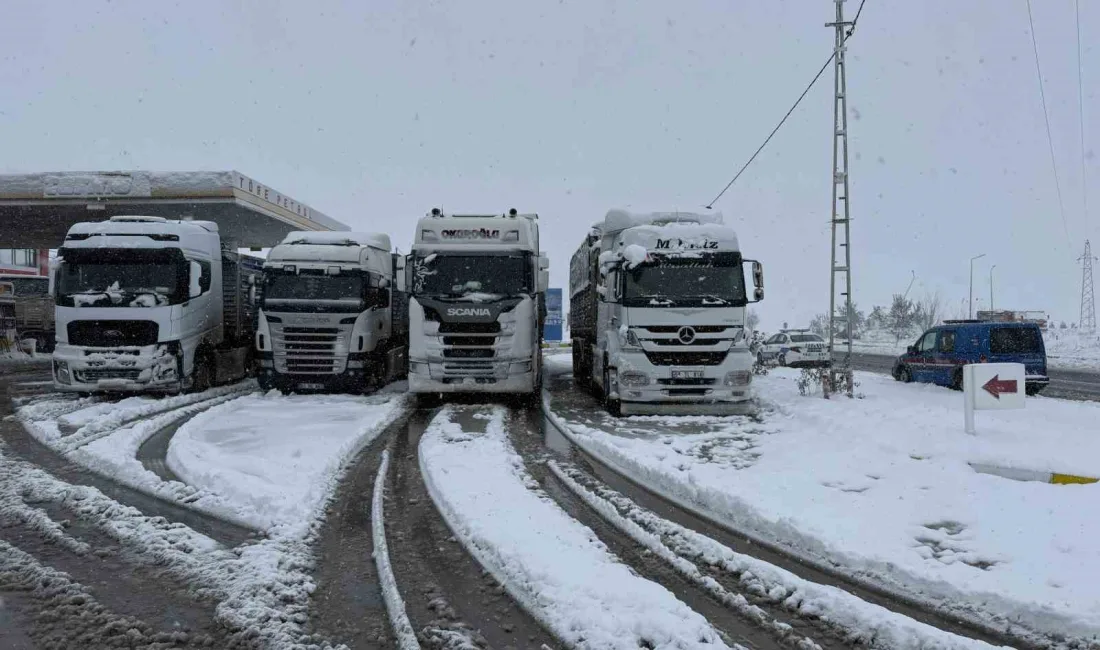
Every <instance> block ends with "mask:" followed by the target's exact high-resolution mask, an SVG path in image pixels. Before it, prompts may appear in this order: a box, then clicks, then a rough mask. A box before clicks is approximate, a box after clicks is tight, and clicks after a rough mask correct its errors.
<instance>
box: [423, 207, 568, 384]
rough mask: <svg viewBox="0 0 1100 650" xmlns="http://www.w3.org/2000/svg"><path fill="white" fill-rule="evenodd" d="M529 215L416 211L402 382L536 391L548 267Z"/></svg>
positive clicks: (533, 221) (533, 216)
mask: <svg viewBox="0 0 1100 650" xmlns="http://www.w3.org/2000/svg"><path fill="white" fill-rule="evenodd" d="M537 220H538V216H537V215H534V214H519V213H518V212H517V211H516V210H512V211H510V212H509V213H508V214H505V215H487V214H481V215H444V214H443V213H442V212H441V211H440V210H438V209H435V210H432V212H431V214H429V215H428V216H426V217H424V218H422V219H420V220H419V222H418V223H417V226H416V234H415V238H414V243H413V247H412V253H411V255H410V256H409V258H408V261H407V262H406V277H407V281H406V284H407V286H408V288H409V291H410V300H409V390H410V391H411V392H413V393H417V394H422V395H431V394H440V393H459V392H471V393H474V392H479V393H511V394H523V395H528V396H532V395H537V394H538V393H539V392H540V391H541V385H542V383H541V376H542V374H541V373H542V329H543V322H544V320H545V316H546V304H545V300H544V296H545V292H546V286H547V284H548V280H549V276H548V272H547V268H548V266H549V265H548V262H547V260H546V257H545V256H544V255H542V254H540V252H539V240H538V221H537Z"/></svg>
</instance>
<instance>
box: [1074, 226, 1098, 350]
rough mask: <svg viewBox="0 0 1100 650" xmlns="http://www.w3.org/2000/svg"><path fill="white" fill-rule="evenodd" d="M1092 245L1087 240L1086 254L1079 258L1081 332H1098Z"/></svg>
mask: <svg viewBox="0 0 1100 650" xmlns="http://www.w3.org/2000/svg"><path fill="white" fill-rule="evenodd" d="M1095 259H1096V258H1095V257H1093V256H1092V244H1090V243H1089V241H1088V240H1087V239H1086V240H1085V254H1084V255H1082V256H1081V257H1078V258H1077V261H1078V262H1081V330H1082V331H1085V332H1095V331H1096V294H1095V293H1093V290H1092V261H1093V260H1095Z"/></svg>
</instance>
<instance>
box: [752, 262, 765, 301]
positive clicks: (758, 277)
mask: <svg viewBox="0 0 1100 650" xmlns="http://www.w3.org/2000/svg"><path fill="white" fill-rule="evenodd" d="M752 286H754V287H756V288H758V289H763V288H764V265H763V264H761V263H760V262H756V261H754V262H753V263H752ZM761 295H763V294H761Z"/></svg>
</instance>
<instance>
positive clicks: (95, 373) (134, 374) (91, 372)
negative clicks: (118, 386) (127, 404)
mask: <svg viewBox="0 0 1100 650" xmlns="http://www.w3.org/2000/svg"><path fill="white" fill-rule="evenodd" d="M74 374H75V375H76V380H77V381H79V382H82V383H88V384H93V383H95V382H97V381H99V380H100V379H128V380H130V381H137V378H138V376H139V375H140V374H141V370H136V369H135V370H130V369H124V368H88V369H86V370H77V371H76V372H75V373H74Z"/></svg>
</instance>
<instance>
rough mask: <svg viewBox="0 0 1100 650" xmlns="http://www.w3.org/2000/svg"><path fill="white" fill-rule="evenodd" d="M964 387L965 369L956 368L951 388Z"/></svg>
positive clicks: (958, 388)
mask: <svg viewBox="0 0 1100 650" xmlns="http://www.w3.org/2000/svg"><path fill="white" fill-rule="evenodd" d="M962 389H963V371H962V368H956V369H955V372H953V373H951V390H962Z"/></svg>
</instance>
